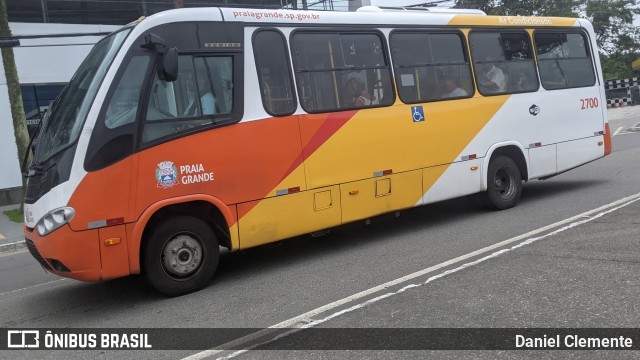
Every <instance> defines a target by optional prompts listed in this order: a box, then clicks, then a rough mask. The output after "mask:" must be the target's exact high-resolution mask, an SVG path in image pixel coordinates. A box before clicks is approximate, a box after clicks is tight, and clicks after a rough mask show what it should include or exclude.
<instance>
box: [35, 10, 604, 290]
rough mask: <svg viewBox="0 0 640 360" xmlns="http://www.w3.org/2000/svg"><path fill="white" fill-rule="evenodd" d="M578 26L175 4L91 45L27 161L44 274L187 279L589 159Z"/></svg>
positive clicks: (589, 71)
mask: <svg viewBox="0 0 640 360" xmlns="http://www.w3.org/2000/svg"><path fill="white" fill-rule="evenodd" d="M595 44H596V41H595V35H594V30H593V27H592V25H591V24H590V23H589V22H588V21H587V20H584V19H570V18H557V17H511V16H487V15H485V14H484V13H482V12H480V11H475V10H448V11H442V10H441V11H411V10H388V9H381V8H377V7H365V8H361V9H360V10H359V11H357V12H350V13H347V12H321V11H295V10H256V9H239V8H203V9H177V10H170V11H166V12H162V13H159V14H156V15H153V16H150V17H148V18H144V19H140V20H138V21H136V22H134V23H131V24H129V25H127V26H124V27H122V28H121V29H120V30H117V31H115V32H113V33H112V34H110V35H108V36H106V37H105V38H104V39H102V40H101V41H100V42H99V43H97V44H96V45H95V47H94V48H93V49H92V51H91V52H90V53H89V55H88V56H87V58H86V59H85V60H84V62H83V63H82V65H81V66H80V67H79V68H78V70H77V72H76V73H75V75H74V76H73V78H72V79H71V81H70V83H69V84H68V86H66V88H65V89H64V90H63V92H62V93H61V95H60V96H59V97H58V98H57V99H56V101H55V103H54V104H52V107H51V110H50V112H49V113H48V115H47V118H46V119H45V120H44V121H43V122H42V125H41V127H40V129H39V131H38V134H37V141H36V145H35V147H34V155H33V160H32V162H31V164H30V166H29V167H28V169H27V170H28V172H27V177H28V179H27V186H26V193H25V205H24V211H25V212H24V216H25V236H26V244H27V246H28V249H29V250H30V252H31V253H32V255H33V256H34V257H35V258H36V260H38V261H39V262H40V264H41V265H42V266H43V267H44V268H45V269H46V270H47V271H50V272H52V273H54V274H57V275H60V276H64V277H69V278H73V279H78V280H84V281H100V280H107V279H113V278H118V277H123V276H127V275H131V274H144V276H145V277H146V278H147V280H148V281H149V282H150V284H151V285H152V286H153V287H154V288H156V289H157V290H159V291H160V292H162V293H165V294H167V295H170V296H174V295H180V294H184V293H188V292H191V291H195V290H198V289H201V288H203V287H204V286H206V284H207V283H208V282H209V281H210V280H211V279H212V277H213V275H214V273H215V271H216V267H217V265H218V261H219V256H220V248H221V247H222V248H227V249H228V250H229V251H236V250H241V249H247V248H251V247H255V246H259V245H262V244H266V243H270V242H274V241H278V240H282V239H286V238H290V237H293V236H297V235H301V234H308V233H316V232H322V231H325V230H326V229H329V228H331V227H335V226H338V225H341V224H345V223H349V222H353V221H357V220H363V219H364V220H366V219H369V218H371V217H373V216H376V215H379V214H383V213H388V212H396V211H398V210H401V209H408V208H412V207H416V206H419V205H425V204H430V203H434V202H438V201H442V200H446V199H451V198H456V197H461V196H466V195H471V194H478V196H480V197H481V198H482V199H483V201H484V202H485V203H486V204H487V205H488V206H490V207H492V208H494V209H500V210H501V209H508V208H511V207H513V206H515V205H516V203H517V202H518V200H519V198H520V195H521V191H522V185H523V182H526V181H530V180H533V179H546V178H549V177H552V176H554V175H557V174H560V173H562V172H565V171H568V170H570V169H573V168H576V167H578V166H580V165H583V164H586V163H588V162H591V161H594V160H596V159H599V158H601V157H604V156H606V155H607V154H609V153H610V152H611V135H610V131H609V127H608V121H607V117H606V106H605V104H606V102H605V97H604V88H603V78H602V70H601V65H600V61H599V58H598V55H597V54H598V52H597V48H596V45H595Z"/></svg>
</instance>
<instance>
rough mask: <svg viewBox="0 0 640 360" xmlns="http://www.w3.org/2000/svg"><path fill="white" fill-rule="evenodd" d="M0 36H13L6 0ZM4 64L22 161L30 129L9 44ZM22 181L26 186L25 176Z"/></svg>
mask: <svg viewBox="0 0 640 360" xmlns="http://www.w3.org/2000/svg"><path fill="white" fill-rule="evenodd" d="M0 37H1V38H10V37H11V30H10V29H9V19H8V17H7V3H6V0H0ZM8 43H11V42H8ZM12 45H13V46H15V45H17V42H13V43H12ZM2 64H3V66H4V75H5V77H6V79H7V90H8V92H9V103H10V104H11V117H12V118H13V132H14V135H15V138H16V147H17V150H18V162H19V163H22V159H24V156H25V154H26V153H27V150H28V149H27V146H29V131H27V122H26V121H25V118H24V107H23V106H22V93H21V92H20V82H19V81H18V70H17V69H16V61H15V59H14V57H13V49H12V48H11V47H9V46H7V47H3V48H2ZM22 183H23V186H24V178H23V182H22Z"/></svg>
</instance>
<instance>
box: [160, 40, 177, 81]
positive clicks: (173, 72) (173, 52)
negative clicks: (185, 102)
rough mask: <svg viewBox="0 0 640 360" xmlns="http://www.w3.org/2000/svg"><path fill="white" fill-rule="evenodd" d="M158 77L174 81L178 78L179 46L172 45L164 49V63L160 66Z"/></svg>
mask: <svg viewBox="0 0 640 360" xmlns="http://www.w3.org/2000/svg"><path fill="white" fill-rule="evenodd" d="M158 71H159V74H158V77H159V78H160V79H161V80H164V81H168V82H173V81H176V80H177V79H178V48H175V47H172V48H168V49H165V50H164V54H163V55H162V64H161V66H160V67H158Z"/></svg>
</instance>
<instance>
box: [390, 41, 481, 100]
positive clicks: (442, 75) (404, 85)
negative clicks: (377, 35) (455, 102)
mask: <svg viewBox="0 0 640 360" xmlns="http://www.w3.org/2000/svg"><path fill="white" fill-rule="evenodd" d="M391 53H392V56H393V64H394V70H395V73H396V83H397V86H398V94H399V95H400V99H402V101H403V102H405V103H417V102H427V101H436V100H448V99H459V98H467V97H471V96H472V95H473V93H474V88H473V80H472V78H471V67H470V64H469V61H468V57H467V56H466V54H465V51H464V44H463V41H462V38H461V36H460V35H459V34H451V33H449V34H447V33H405V32H396V33H394V34H393V35H392V36H391Z"/></svg>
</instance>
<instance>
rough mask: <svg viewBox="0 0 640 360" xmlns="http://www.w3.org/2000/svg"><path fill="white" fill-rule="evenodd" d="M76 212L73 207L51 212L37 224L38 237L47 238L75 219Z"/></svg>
mask: <svg viewBox="0 0 640 360" xmlns="http://www.w3.org/2000/svg"><path fill="white" fill-rule="evenodd" d="M75 214H76V211H75V210H74V209H73V208H72V207H68V206H65V207H61V208H58V209H55V210H51V211H49V212H48V213H47V214H46V215H45V216H43V217H42V219H40V220H39V221H38V223H37V224H36V230H37V231H38V235H40V236H45V235H48V234H49V233H51V232H53V231H54V230H56V229H57V228H59V227H60V226H62V225H64V224H66V223H68V222H69V221H71V219H73V216H74V215H75Z"/></svg>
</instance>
